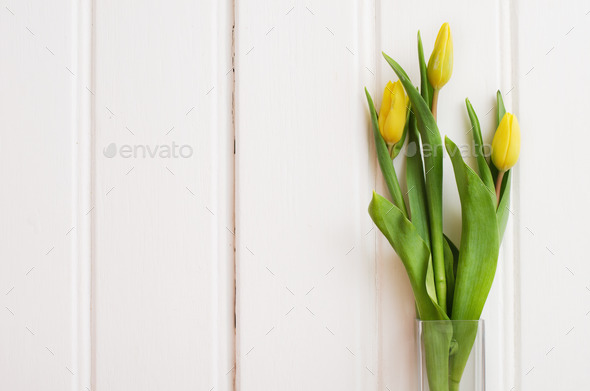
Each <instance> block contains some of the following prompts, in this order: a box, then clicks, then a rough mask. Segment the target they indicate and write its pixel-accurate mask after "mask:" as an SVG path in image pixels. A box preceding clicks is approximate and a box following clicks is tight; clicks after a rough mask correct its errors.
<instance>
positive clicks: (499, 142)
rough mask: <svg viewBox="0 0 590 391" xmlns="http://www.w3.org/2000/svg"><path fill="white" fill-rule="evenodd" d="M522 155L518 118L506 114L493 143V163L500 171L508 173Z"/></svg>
mask: <svg viewBox="0 0 590 391" xmlns="http://www.w3.org/2000/svg"><path fill="white" fill-rule="evenodd" d="M519 154H520V126H519V125H518V119H516V116H514V115H512V114H510V113H506V114H504V117H503V118H502V120H501V121H500V125H499V126H498V129H497V130H496V134H494V139H493V141H492V162H493V163H494V166H496V168H497V169H498V170H499V171H507V170H509V169H510V168H511V167H512V166H514V165H515V164H516V161H517V160H518V155H519Z"/></svg>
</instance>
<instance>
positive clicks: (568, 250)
mask: <svg viewBox="0 0 590 391" xmlns="http://www.w3.org/2000/svg"><path fill="white" fill-rule="evenodd" d="M588 11H589V9H588V8H587V4H583V3H581V2H565V3H561V4H556V3H553V2H550V1H541V2H532V1H525V0H518V1H515V2H514V12H515V14H516V15H518V17H517V18H516V20H515V25H514V29H515V44H516V45H515V46H516V48H515V51H516V52H517V53H518V58H517V60H518V68H517V70H516V74H515V83H514V91H515V98H517V100H518V112H519V114H520V117H519V119H520V124H521V129H522V144H521V145H522V151H521V159H520V163H519V169H518V171H517V172H518V180H519V184H520V188H519V194H520V197H519V202H518V204H516V205H515V206H514V214H515V215H516V220H517V222H518V224H517V226H516V227H515V228H516V230H517V234H518V236H519V239H520V240H519V247H518V248H517V249H516V254H517V256H518V261H519V262H518V264H519V269H518V272H519V274H520V275H519V277H520V278H519V280H520V287H519V292H520V303H519V305H520V318H521V329H520V336H521V339H520V340H519V348H520V350H521V354H520V362H519V365H520V368H519V372H518V378H519V384H517V387H519V388H518V389H581V388H585V387H587V386H588V384H590V373H588V370H587V362H588V360H589V359H590V353H589V352H590V333H588V322H589V317H588V310H590V292H589V287H590V280H589V278H588V275H589V273H590V266H589V264H588V262H587V255H586V254H587V251H588V250H587V244H586V243H587V239H586V234H585V232H586V226H587V222H588V220H589V219H590V209H589V208H588V207H587V204H588V201H587V200H588V197H589V187H588V180H587V175H586V167H587V166H588V164H589V163H590V158H589V157H588V153H587V152H586V150H585V149H586V145H587V144H588V142H590V136H589V134H588V131H587V127H588V126H587V119H586V118H587V116H586V112H587V108H588V105H590V97H589V96H588V93H587V92H586V91H587V86H588V85H589V84H590V76H589V74H588V70H587V64H588V60H589V59H590V48H589V46H588V44H587V37H588V34H590V24H589V23H590V16H589V14H588Z"/></svg>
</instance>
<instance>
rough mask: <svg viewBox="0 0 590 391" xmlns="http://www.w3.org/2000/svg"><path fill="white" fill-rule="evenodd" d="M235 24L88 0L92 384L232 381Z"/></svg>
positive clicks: (204, 7) (154, 6) (153, 386)
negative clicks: (91, 31)
mask: <svg viewBox="0 0 590 391" xmlns="http://www.w3.org/2000/svg"><path fill="white" fill-rule="evenodd" d="M232 21H233V10H232V7H231V3H230V2H229V1H221V2H217V1H200V2H195V1H188V0H187V1H177V2H166V1H150V2H142V3H138V2H135V1H109V0H107V1H97V2H95V15H94V23H95V38H94V39H95V48H94V55H95V63H94V64H95V68H94V71H95V73H94V85H93V93H94V94H95V99H94V115H95V119H96V129H95V132H96V139H95V141H96V143H95V150H94V151H95V183H94V185H95V186H94V189H95V192H94V206H95V208H94V210H93V214H94V216H95V223H94V244H93V275H92V277H93V280H92V283H93V386H94V389H96V390H109V391H111V390H139V389H141V390H163V389H175V390H176V389H178V390H180V389H196V390H211V389H216V390H231V389H232V385H233V378H234V374H235V371H234V370H233V369H232V368H233V335H234V319H233V308H234V305H233V294H234V283H233V281H234V271H233V243H234V238H233V231H234V228H233V127H232V111H231V104H232V88H233V72H231V69H232V58H231V55H232V51H231V50H232V44H231V32H232ZM175 146H176V147H175ZM150 153H155V155H156V156H155V157H152V156H151V155H150Z"/></svg>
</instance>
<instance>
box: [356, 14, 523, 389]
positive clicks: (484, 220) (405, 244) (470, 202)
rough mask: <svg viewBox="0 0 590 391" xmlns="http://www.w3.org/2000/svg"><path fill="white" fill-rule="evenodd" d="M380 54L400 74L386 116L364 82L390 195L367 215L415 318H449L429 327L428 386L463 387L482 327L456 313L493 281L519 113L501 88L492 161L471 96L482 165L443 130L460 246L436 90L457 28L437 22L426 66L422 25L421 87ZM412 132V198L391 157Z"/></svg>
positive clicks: (481, 298) (472, 307) (473, 304)
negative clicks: (452, 221) (446, 186)
mask: <svg viewBox="0 0 590 391" xmlns="http://www.w3.org/2000/svg"><path fill="white" fill-rule="evenodd" d="M383 56H384V58H385V60H386V61H387V62H388V63H389V65H390V66H391V68H392V69H393V71H394V72H395V74H396V75H397V76H398V78H399V80H398V81H396V82H395V83H392V82H389V83H387V85H386V87H385V89H384V92H383V100H382V102H381V107H380V109H379V115H377V112H376V110H375V106H374V104H373V100H372V98H371V96H370V94H369V93H368V91H367V90H366V89H365V93H366V96H367V100H368V103H369V109H370V112H371V119H372V126H373V133H374V138H375V146H376V150H377V157H378V162H379V166H380V168H381V172H382V173H383V177H384V180H385V183H386V185H387V189H388V191H389V195H390V196H391V201H390V200H388V199H387V198H385V197H383V196H381V195H378V194H376V193H375V192H373V198H372V200H371V203H370V205H369V214H370V216H371V218H372V219H373V221H374V223H375V224H376V225H377V227H378V228H379V230H380V231H381V232H382V233H383V235H385V237H386V238H387V240H388V241H389V243H390V244H391V246H392V247H393V248H394V250H395V251H396V253H397V254H398V255H399V257H400V258H401V260H402V263H403V264H404V267H405V269H406V272H407V274H408V277H409V280H410V284H411V287H412V290H413V293H414V298H415V303H416V313H417V317H418V318H419V319H421V320H436V321H443V324H445V325H446V326H444V327H442V328H441V327H440V325H439V326H437V327H436V330H435V329H434V328H433V329H432V330H429V329H428V328H427V327H426V328H424V330H423V341H422V343H423V345H424V352H425V353H424V354H425V361H426V369H427V372H428V381H429V385H430V390H431V391H448V390H450V391H453V390H458V389H459V383H460V381H461V377H462V375H463V371H464V368H465V365H466V363H467V359H468V358H469V355H470V352H471V348H472V346H473V341H474V339H475V332H476V331H477V330H476V329H474V328H473V327H470V326H467V325H468V324H470V322H464V323H465V325H464V326H458V324H459V323H454V322H453V321H458V320H478V319H479V318H480V316H481V313H482V310H483V307H484V304H485V302H486V299H487V297H488V293H489V291H490V288H491V286H492V281H493V279H494V275H495V272H496V265H497V262H498V254H499V249H500V243H501V241H502V237H503V235H504V230H505V228H506V223H507V220H508V216H509V214H508V213H509V209H508V205H509V201H510V177H511V175H510V174H511V168H512V167H513V166H514V165H515V164H516V161H517V160H518V156H519V153H520V127H519V124H518V120H517V119H516V117H515V116H514V115H513V114H510V113H507V112H506V109H505V107H504V103H503V100H502V95H501V93H500V91H498V93H497V105H496V118H497V129H496V132H495V134H494V138H493V142H492V153H491V159H490V160H489V161H488V159H487V158H486V156H485V154H484V148H483V141H482V134H481V128H480V124H479V120H478V118H477V115H476V113H475V110H474V109H473V107H472V106H471V103H470V102H469V100H468V99H466V101H465V102H466V106H467V114H468V116H469V119H470V121H471V125H472V128H471V130H472V134H473V143H474V151H475V158H476V162H477V170H474V169H472V168H471V167H470V166H468V165H467V164H466V163H465V162H464V160H463V157H462V156H461V153H460V151H459V148H458V147H457V145H456V144H455V143H454V142H453V141H451V139H449V138H448V137H445V140H444V147H445V149H446V151H447V153H448V155H449V156H450V158H451V162H452V166H453V170H454V174H455V180H456V183H457V188H458V190H459V197H460V201H461V215H462V231H461V242H460V245H459V246H457V245H455V244H454V243H453V242H452V241H451V240H450V239H449V238H448V237H447V236H446V235H444V233H443V229H442V227H443V224H442V221H443V220H442V219H443V210H442V197H443V192H442V184H443V176H442V174H443V142H442V139H441V136H440V132H439V129H438V126H437V122H436V118H437V103H438V99H439V92H440V90H441V89H442V88H443V87H444V86H445V84H447V82H448V81H449V80H450V78H451V75H452V70H453V41H452V36H451V31H450V27H449V25H448V23H445V24H443V25H442V27H441V28H440V31H439V33H438V36H437V38H436V43H435V45H434V49H433V51H432V55H431V56H430V59H429V61H428V65H427V64H426V62H425V59H424V51H423V46H422V40H421V38H420V33H419V32H418V59H419V66H420V88H417V87H415V86H414V84H413V83H412V81H411V80H410V79H409V77H408V75H407V74H406V72H405V71H404V69H403V68H402V67H401V66H400V65H399V64H398V63H397V62H396V61H395V60H393V59H392V58H391V57H389V56H388V55H386V54H385V53H383ZM406 139H407V140H408V142H409V143H414V144H415V145H417V146H418V148H417V153H415V154H412V155H411V156H410V155H409V154H408V156H406V172H405V178H406V183H407V188H408V189H409V191H408V193H407V199H408V204H407V205H406V201H405V199H404V195H403V193H402V190H401V188H400V184H399V181H398V177H397V174H396V171H395V169H394V166H393V159H395V158H396V156H397V155H398V154H399V152H400V151H401V149H402V147H403V145H404V143H405V140H406ZM420 146H422V149H423V151H424V154H422V152H421V151H420ZM426 148H428V153H427V150H426ZM444 321H448V322H447V323H444ZM437 323H438V322H437Z"/></svg>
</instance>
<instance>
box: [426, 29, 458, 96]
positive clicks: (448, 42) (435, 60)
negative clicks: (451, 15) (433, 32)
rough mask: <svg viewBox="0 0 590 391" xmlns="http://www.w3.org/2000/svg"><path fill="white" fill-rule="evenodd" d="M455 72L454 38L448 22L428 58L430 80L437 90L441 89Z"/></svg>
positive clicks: (440, 32)
mask: <svg viewBox="0 0 590 391" xmlns="http://www.w3.org/2000/svg"><path fill="white" fill-rule="evenodd" d="M452 73H453V38H452V37H451V28H450V27H449V24H448V23H444V24H443V25H442V26H441V28H440V30H439V31H438V35H437V37H436V42H435V43H434V49H433V50H432V54H431V55H430V60H428V81H430V84H431V85H432V87H433V88H434V89H435V90H439V89H441V88H442V87H443V86H444V85H445V84H447V82H448V81H449V79H450V78H451V74H452Z"/></svg>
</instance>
